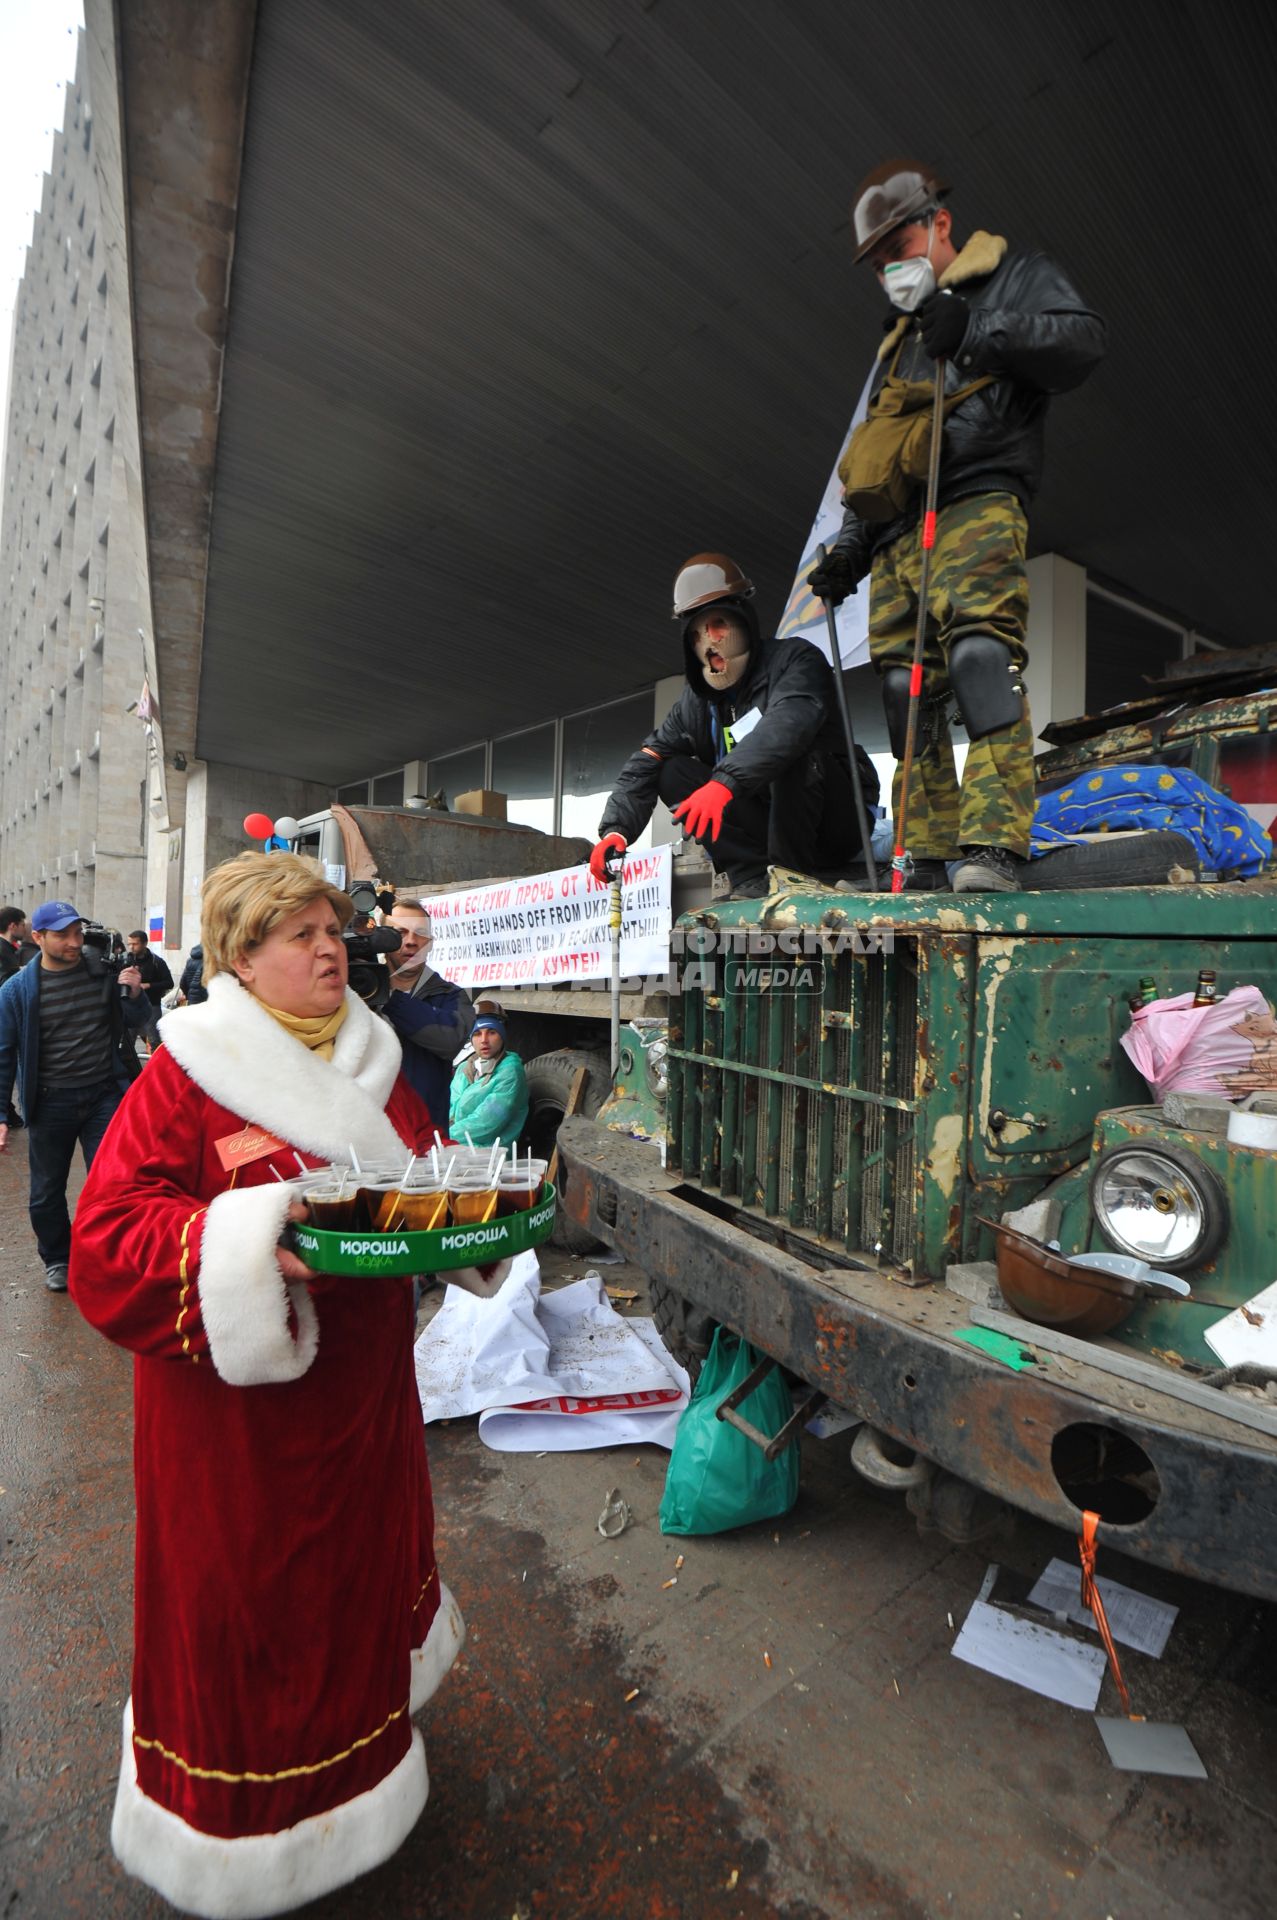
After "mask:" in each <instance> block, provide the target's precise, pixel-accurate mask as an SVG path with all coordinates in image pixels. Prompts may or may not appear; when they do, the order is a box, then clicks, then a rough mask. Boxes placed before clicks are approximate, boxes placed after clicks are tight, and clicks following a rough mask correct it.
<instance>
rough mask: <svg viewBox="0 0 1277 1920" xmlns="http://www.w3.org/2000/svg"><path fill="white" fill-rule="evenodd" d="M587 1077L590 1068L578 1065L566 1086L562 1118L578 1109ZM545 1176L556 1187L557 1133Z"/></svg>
mask: <svg viewBox="0 0 1277 1920" xmlns="http://www.w3.org/2000/svg"><path fill="white" fill-rule="evenodd" d="M589 1077H590V1069H589V1068H588V1067H578V1068H577V1070H576V1072H575V1073H574V1074H573V1075H572V1085H571V1086H570V1087H569V1088H568V1099H567V1105H566V1106H565V1107H564V1109H563V1118H564V1120H566V1119H567V1117H568V1115H569V1114H570V1113H577V1112H579V1111H580V1106H581V1102H582V1100H584V1098H585V1084H586V1081H587V1080H588V1079H589ZM545 1177H546V1179H547V1181H548V1182H549V1184H550V1185H551V1186H552V1187H556V1186H557V1185H558V1182H559V1142H558V1137H557V1135H556V1136H555V1141H554V1152H553V1153H552V1154H551V1155H550V1164H549V1166H548V1167H547V1168H546V1170H545Z"/></svg>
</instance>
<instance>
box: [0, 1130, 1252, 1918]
mask: <svg viewBox="0 0 1277 1920" xmlns="http://www.w3.org/2000/svg"><path fill="white" fill-rule="evenodd" d="M25 1192H26V1168H25V1152H24V1150H23V1147H22V1143H21V1139H20V1137H19V1139H18V1140H16V1141H15V1143H14V1150H13V1151H11V1152H10V1153H9V1154H7V1155H5V1156H4V1157H3V1158H0V1487H3V1492H0V1519H3V1522H4V1526H3V1557H2V1559H0V1647H2V1648H3V1700H2V1702H0V1710H2V1713H3V1723H2V1746H0V1920H22V1916H37V1917H38V1920H44V1916H49V1920H64V1917H65V1920H79V1917H80V1916H84V1917H85V1920H89V1916H92V1920H144V1917H145V1920H156V1917H157V1916H159V1915H161V1914H163V1913H165V1912H167V1911H169V1909H167V1908H166V1907H165V1906H164V1904H163V1903H162V1902H161V1901H159V1900H158V1899H156V1898H155V1897H154V1896H152V1895H150V1894H148V1893H147V1892H146V1891H145V1890H144V1889H143V1888H141V1887H140V1886H138V1885H136V1883H133V1882H130V1881H128V1880H126V1879H125V1878H124V1876H123V1875H122V1874H121V1873H120V1871H119V1870H118V1868H117V1867H116V1866H115V1863H114V1861H113V1859H112V1856H111V1851H110V1842H109V1837H108V1828H109V1821H110V1809H111V1800H112V1794H113V1790H114V1781H115V1772H116V1765H117V1760H118V1742H119V1725H120V1711H121V1707H122V1705H123V1701H124V1698H125V1695H126V1692H127V1688H128V1671H129V1662H130V1658H131V1634H132V1620H131V1605H132V1595H131V1555H132V1525H133V1509H132V1482H131V1460H130V1448H131V1395H130V1362H129V1359H128V1357H127V1356H126V1355H125V1354H123V1353H120V1352H117V1351H116V1350H114V1349H113V1348H111V1347H110V1346H109V1345H108V1344H107V1343H106V1342H105V1341H103V1340H102V1339H101V1338H100V1337H99V1336H98V1335H97V1334H95V1333H94V1332H92V1330H91V1329H89V1328H88V1327H87V1326H85V1325H84V1323H83V1322H82V1321H81V1320H80V1319H79V1317H78V1315H77V1313H76V1311H75V1307H74V1305H73V1303H72V1302H71V1301H70V1300H68V1299H67V1298H66V1297H65V1296H63V1297H60V1298H59V1297H54V1296H51V1295H49V1294H48V1293H46V1291H45V1289H44V1286H43V1284H42V1276H41V1273H40V1269H39V1265H38V1263H37V1261H36V1259H35V1252H34V1246H33V1243H32V1240H31V1236H30V1231H29V1228H28V1225H27V1221H26V1214H25ZM585 1264H586V1263H585V1262H582V1261H580V1260H577V1261H575V1262H568V1261H565V1260H563V1259H555V1260H552V1261H550V1262H547V1278H548V1279H555V1278H561V1277H563V1276H564V1275H565V1274H575V1273H579V1272H580V1271H582V1270H583V1267H584V1265H585ZM605 1271H606V1277H607V1278H608V1279H609V1280H612V1279H619V1280H626V1279H628V1280H629V1281H630V1283H631V1284H634V1283H635V1282H636V1281H637V1284H638V1285H639V1286H640V1287H641V1284H642V1277H641V1276H637V1277H636V1276H634V1275H633V1274H632V1273H630V1272H628V1270H627V1271H622V1270H619V1269H608V1270H605ZM641 1306H642V1301H640V1302H639V1308H640V1309H641ZM429 1446H430V1455H431V1464H432V1471H433V1475H434V1482H435V1491H436V1502H437V1506H438V1511H439V1523H440V1539H439V1554H440V1562H441V1565H442V1568H443V1570H444V1574H445V1577H446V1578H447V1579H448V1581H449V1582H450V1584H451V1585H452V1586H453V1588H454V1590H455V1592H456V1594H457V1596H458V1598H459V1600H460V1602H461V1604H462V1607H463V1609H464V1611H465V1614H466V1617H467V1620H468V1623H469V1629H470V1638H469V1642H468V1645H467V1647H466V1650H465V1653H464V1655H463V1656H462V1659H461V1661H460V1662H459V1664H458V1666H457V1668H456V1669H455V1671H454V1674H453V1676H452V1677H451V1679H450V1681H449V1682H448V1684H447V1685H446V1686H445V1687H444V1689H443V1690H442V1692H441V1693H440V1695H439V1696H438V1698H437V1700H436V1701H435V1702H433V1703H432V1706H431V1708H430V1710H429V1712H428V1714H427V1716H426V1719H425V1721H424V1726H425V1733H426V1747H427V1754H428V1757H429V1762H430V1770H431V1781H432V1786H431V1797H430V1803H429V1805H428V1807H427V1809H426V1812H425V1814H424V1816H423V1818H422V1820H421V1822H420V1824H419V1825H418V1827H417V1828H416V1830H415V1831H414V1833H413V1834H412V1835H411V1837H410V1838H409V1840H408V1841H407V1843H406V1844H405V1846H404V1847H403V1848H402V1849H401V1851H400V1853H399V1854H398V1855H397V1856H396V1857H395V1858H394V1859H393V1860H392V1861H390V1862H389V1863H388V1864H387V1865H386V1866H384V1867H382V1868H381V1869H379V1870H378V1871H377V1872H376V1873H374V1874H371V1875H369V1876H368V1877H367V1878H366V1879H364V1880H362V1881H360V1882H359V1883H357V1884H356V1885H355V1886H353V1887H351V1888H349V1889H346V1890H344V1891H343V1892H341V1893H339V1894H335V1895H332V1896H330V1897H328V1898H327V1899H325V1900H323V1901H320V1902H318V1903H316V1904H315V1905H314V1906H312V1907H311V1908H309V1909H307V1912H309V1913H313V1914H314V1915H315V1916H317V1920H318V1917H319V1916H322V1917H323V1920H355V1916H359V1920H365V1916H409V1915H411V1916H420V1917H421V1920H510V1917H511V1916H512V1915H517V1916H519V1917H520V1920H534V1916H538V1917H539V1916H548V1920H683V1917H686V1920H701V1916H714V1917H715V1920H717V1916H723V1920H763V1916H776V1920H821V1917H823V1916H834V1917H835V1920H844V1917H845V1920H853V1917H854V1920H929V1917H930V1916H948V1915H955V1916H962V1917H963V1920H988V1917H989V1916H1000V1917H1001V1920H1057V1916H1058V1920H1105V1916H1107V1915H1112V1916H1113V1920H1153V1917H1154V1916H1158V1920H1163V1917H1169V1920H1207V1917H1208V1916H1212V1917H1214V1916H1223V1915H1226V1916H1228V1920H1270V1917H1271V1915H1272V1913H1273V1911H1274V1897H1273V1892H1272V1889H1273V1886H1274V1884H1277V1760H1275V1759H1274V1755H1277V1615H1275V1613H1274V1610H1273V1609H1271V1608H1268V1607H1264V1606H1261V1605H1258V1604H1256V1603H1254V1602H1252V1601H1247V1600H1242V1599H1238V1598H1236V1597H1230V1596H1227V1595H1222V1594H1219V1593H1216V1592H1213V1591H1211V1590H1208V1589H1206V1588H1203V1587H1198V1586H1195V1585H1193V1584H1192V1583H1191V1582H1187V1581H1183V1580H1178V1579H1175V1578H1173V1577H1172V1576H1170V1575H1163V1574H1161V1573H1159V1572H1157V1571H1155V1570H1150V1569H1149V1568H1146V1567H1142V1566H1141V1567H1135V1566H1133V1565H1132V1564H1130V1563H1125V1564H1124V1563H1122V1562H1121V1561H1120V1559H1119V1558H1118V1557H1117V1556H1115V1555H1111V1556H1108V1557H1107V1558H1106V1561H1105V1567H1104V1570H1106V1571H1109V1572H1111V1573H1113V1574H1114V1575H1116V1576H1118V1577H1122V1576H1123V1575H1124V1576H1125V1577H1126V1578H1127V1579H1128V1580H1129V1581H1130V1582H1131V1583H1132V1584H1134V1585H1136V1586H1138V1587H1140V1588H1142V1589H1143V1590H1145V1591H1149V1592H1153V1593H1157V1594H1159V1595H1161V1596H1163V1597H1166V1598H1170V1599H1173V1600H1174V1601H1175V1602H1176V1603H1177V1604H1178V1605H1179V1606H1180V1608H1181V1613H1180V1616H1179V1619H1178V1621H1177V1623H1176V1626H1175V1629H1174V1631H1173V1633H1172V1636H1171V1641H1170V1646H1169V1648H1168V1650H1167V1654H1166V1657H1165V1659H1164V1660H1163V1661H1161V1662H1153V1661H1150V1660H1146V1659H1141V1658H1140V1657H1138V1656H1135V1655H1132V1656H1131V1658H1130V1662H1129V1666H1130V1673H1129V1678H1130V1680H1131V1683H1132V1686H1133V1689H1134V1691H1135V1695H1136V1700H1137V1704H1144V1705H1145V1706H1146V1708H1147V1710H1148V1711H1149V1712H1150V1714H1155V1715H1157V1716H1159V1717H1162V1718H1175V1719H1179V1720H1182V1721H1184V1722H1185V1723H1186V1724H1187V1726H1188V1727H1189V1730H1190V1732H1191V1733H1192V1735H1193V1738H1194V1740H1195V1741H1196V1743H1197V1745H1198V1747H1199V1749H1200V1751H1201V1753H1202V1756H1203V1758H1204V1760H1205V1762H1206V1764H1207V1767H1208V1768H1209V1770H1210V1779H1209V1780H1208V1781H1206V1782H1205V1783H1192V1782H1186V1781H1175V1780H1165V1779H1157V1778H1152V1777H1149V1778H1145V1777H1140V1776H1133V1775H1129V1774H1119V1773H1116V1772H1114V1771H1113V1770H1112V1768H1111V1767H1110V1766H1109V1764H1108V1761H1107V1759H1106V1758H1105V1756H1104V1754H1103V1751H1102V1749H1101V1747H1100V1743H1099V1739H1098V1736H1097V1734H1096V1732H1095V1729H1094V1727H1093V1725H1092V1723H1091V1721H1090V1719H1089V1717H1088V1716H1087V1715H1085V1714H1081V1713H1075V1712H1071V1711H1069V1710H1068V1709H1065V1708H1062V1707H1058V1706H1055V1705H1053V1704H1052V1703H1050V1702H1049V1701H1045V1700H1041V1699H1039V1698H1037V1697H1036V1696H1034V1695H1032V1694H1029V1693H1026V1692H1023V1691H1021V1690H1019V1689H1017V1688H1015V1687H1012V1686H1010V1685H1008V1684H1006V1683H1003V1682H1001V1681H998V1680H994V1679H991V1678H989V1677H988V1676H986V1675H983V1674H981V1673H978V1672H976V1671H974V1670H973V1669H971V1668H969V1667H967V1666H964V1665H963V1664H962V1663H961V1662H959V1661H956V1660H954V1659H952V1658H951V1657H950V1654H949V1646H950V1642H951V1640H952V1637H953V1633H952V1629H951V1628H950V1625H949V1619H950V1616H952V1618H953V1621H954V1623H955V1625H960V1624H961V1621H962V1619H963V1617H964V1615H965V1613H966V1610H967V1608H968V1606H969V1604H970V1602H971V1600H972V1599H973V1598H974V1597H975V1595H976V1593H977V1592H978V1590H979V1587H980V1583H981V1580H982V1578H983V1576H984V1571H985V1566H986V1563H987V1561H988V1560H989V1559H990V1558H996V1559H998V1560H999V1561H1000V1562H1001V1563H1002V1564H1003V1565H1004V1567H1005V1568H1007V1570H1008V1573H1009V1575H1011V1576H1012V1577H1013V1576H1014V1575H1015V1574H1017V1573H1018V1574H1020V1575H1027V1574H1031V1573H1033V1572H1035V1571H1036V1570H1037V1569H1039V1568H1041V1567H1042V1566H1043V1565H1044V1564H1045V1562H1046V1560H1047V1559H1048V1558H1049V1557H1050V1555H1051V1554H1052V1553H1057V1552H1058V1553H1061V1554H1065V1555H1067V1554H1069V1553H1071V1551H1072V1546H1071V1543H1070V1542H1069V1541H1068V1540H1066V1539H1064V1538H1063V1537H1062V1536H1060V1535H1059V1534H1056V1533H1053V1532H1052V1531H1051V1530H1050V1529H1048V1528H1045V1527H1042V1526H1039V1525H1037V1524H1036V1523H1031V1522H1027V1521H1026V1522H1022V1523H1020V1524H1019V1525H1017V1526H1016V1528H1015V1529H1014V1531H1013V1532H1012V1533H1011V1534H1010V1535H1009V1537H1008V1538H1006V1539H1004V1540H1001V1541H999V1542H998V1543H997V1545H996V1546H995V1547H992V1548H990V1549H989V1550H988V1551H981V1552H964V1551H959V1550H957V1549H955V1548H952V1547H949V1546H948V1545H947V1544H946V1543H945V1542H944V1541H943V1540H941V1539H939V1538H937V1537H934V1536H932V1537H930V1538H927V1539H922V1538H920V1537H919V1535H918V1533H917V1530H916V1527H915V1525H914V1522H913V1521H912V1519H911V1518H910V1517H909V1516H908V1515H907V1514H906V1512H905V1511H904V1508H903V1506H902V1505H900V1504H899V1503H898V1502H897V1501H895V1500H894V1499H892V1498H890V1497H888V1496H885V1495H880V1494H878V1493H876V1492H875V1491H873V1490H871V1489H870V1488H868V1487H867V1486H865V1485H863V1483H861V1482H860V1481H859V1480H858V1479H857V1478H856V1477H855V1476H854V1475H853V1473H852V1471H851V1469H850V1467H849V1464H848V1460H847V1448H846V1444H845V1441H839V1440H833V1441H829V1442H824V1443H818V1442H814V1441H811V1442H809V1443H808V1444H807V1445H806V1446H805V1448H804V1458H803V1481H802V1490H801V1493H800V1496H799V1500H798V1504H797V1506H796V1507H795V1508H794V1509H793V1510H792V1512H791V1513H790V1514H788V1515H787V1516H786V1517H785V1518H784V1519H783V1520H782V1521H780V1522H778V1523H767V1524H764V1525H761V1526H757V1527H753V1528H750V1529H748V1530H745V1531H743V1532H740V1533H735V1534H727V1535H722V1536H719V1537H715V1538H711V1539H697V1540H673V1539H668V1538H664V1537H663V1536H662V1535H661V1534H660V1532H659V1529H658V1526H657V1507H658V1504H659V1501H660V1495H661V1489H662V1485H663V1481H664V1471H665V1459H666V1456H665V1455H663V1454H662V1453H661V1452H659V1450H657V1449H655V1448H651V1447H643V1448H626V1449H617V1450H615V1451H612V1452H608V1453H604V1454H591V1453H585V1454H567V1455H549V1456H547V1457H545V1458H536V1457H534V1456H531V1455H510V1454H495V1453H492V1452H489V1451H488V1450H487V1449H486V1448H484V1447H483V1446H482V1444H481V1443H480V1442H479V1440H478V1437H477V1433H476V1431H475V1423H474V1422H473V1421H460V1422H455V1423H453V1424H451V1425H449V1426H447V1427H436V1428H433V1429H432V1430H431V1432H430V1436H429ZM613 1485H619V1486H620V1487H621V1489H622V1491H623V1493H624V1495H625V1498H626V1500H627V1501H628V1503H629V1505H630V1507H631V1509H632V1512H633V1515H634V1520H633V1524H632V1525H631V1526H630V1528H629V1529H628V1530H627V1531H626V1532H625V1533H624V1534H623V1535H621V1537H620V1538H619V1539H616V1540H603V1539H601V1538H600V1537H599V1535H598V1533H597V1531H596V1528H595V1521H596V1518H597V1515H598V1512H599V1509H600V1507H601V1505H602V1500H603V1495H604V1493H605V1491H606V1489H607V1488H608V1487H609V1486H613ZM1261 1522H1262V1516H1257V1524H1259V1523H1261ZM679 1553H682V1554H683V1555H684V1564H683V1567H682V1568H681V1569H680V1570H679V1572H678V1576H677V1584H676V1585H675V1586H673V1587H665V1586H664V1585H663V1583H664V1582H665V1581H667V1580H669V1579H671V1578H672V1577H673V1569H674V1562H675V1559H676V1557H677V1555H678V1554H679ZM768 1660H770V1665H769V1664H768ZM634 1688H637V1689H638V1692H637V1695H636V1697H635V1698H633V1699H632V1700H627V1695H629V1694H630V1693H631V1691H632V1690H633V1689H634ZM1101 1707H1102V1709H1103V1710H1106V1711H1115V1710H1116V1703H1115V1698H1114V1696H1113V1694H1112V1689H1111V1683H1109V1682H1107V1681H1106V1684H1105V1695H1104V1698H1103V1699H1102V1701H1101Z"/></svg>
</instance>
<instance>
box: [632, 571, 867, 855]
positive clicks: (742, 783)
mask: <svg viewBox="0 0 1277 1920" xmlns="http://www.w3.org/2000/svg"><path fill="white" fill-rule="evenodd" d="M698 611H699V609H698ZM733 611H735V612H738V613H739V614H740V616H741V618H742V619H743V620H744V621H745V624H746V626H747V627H748V628H749V633H750V653H749V664H748V666H747V668H746V670H745V674H744V676H743V678H742V679H741V680H739V681H738V682H737V684H736V685H735V686H734V687H732V688H731V689H730V691H729V692H727V693H722V694H715V693H712V692H711V690H710V688H709V687H708V686H707V685H706V683H705V676H704V674H703V673H702V671H701V664H700V661H699V660H698V659H697V658H696V655H695V653H694V651H693V649H692V643H691V638H690V634H691V627H692V624H693V620H694V619H695V617H696V616H695V615H692V616H690V617H689V618H688V619H687V620H685V621H684V623H683V660H684V669H685V671H686V674H687V686H686V687H685V689H684V690H683V692H682V693H680V695H679V697H678V699H677V700H676V701H675V702H674V705H673V706H672V707H671V708H670V711H669V712H668V713H667V714H666V716H665V718H664V720H662V722H661V724H660V726H659V727H657V729H656V731H655V732H654V733H649V734H648V736H647V739H646V740H645V741H644V742H643V746H642V747H641V748H640V749H639V751H638V752H637V753H632V754H631V755H630V757H629V759H628V760H627V761H626V762H625V765H624V766H623V767H622V768H621V771H620V773H619V774H618V776H617V780H616V784H615V786H614V787H613V788H612V793H611V797H610V798H609V800H608V803H607V806H606V807H605V808H604V809H603V818H602V820H601V821H600V822H599V837H600V839H601V838H602V837H603V835H604V834H608V833H619V834H622V835H624V837H625V839H626V840H631V841H632V840H635V839H637V837H638V835H639V834H640V833H642V831H643V829H644V827H645V826H646V825H647V823H648V821H649V820H650V819H651V817H652V809H653V807H654V806H655V805H656V802H657V799H658V797H659V794H658V789H659V785H660V777H661V761H662V760H666V759H669V758H671V757H672V756H673V755H674V754H690V755H691V757H692V758H693V759H695V760H701V761H703V762H704V765H705V778H706V779H707V780H709V779H714V780H721V781H722V783H723V785H724V786H725V787H730V788H731V790H732V792H733V793H734V794H738V795H747V794H756V793H761V792H762V791H763V789H764V788H766V787H769V786H770V785H771V783H772V781H773V780H775V779H776V778H777V776H778V775H779V774H782V773H784V772H785V771H786V769H787V768H789V767H791V766H792V765H793V764H794V762H795V761H796V760H797V759H798V758H799V757H800V755H802V754H804V753H806V752H808V751H809V750H811V749H813V748H814V749H816V750H817V751H818V752H820V753H823V754H826V755H828V756H829V757H830V758H832V759H836V760H841V761H842V762H843V765H844V766H845V765H846V763H847V748H846V743H845V741H844V739H843V736H842V730H841V727H840V725H839V722H838V718H837V711H836V708H835V706H834V675H833V669H832V668H831V666H830V665H829V662H828V661H827V660H826V659H825V656H824V654H823V653H821V652H820V650H819V648H817V647H813V646H812V645H811V643H810V642H809V641H807V640H764V639H762V638H761V637H760V635H759V631H758V618H757V615H756V614H755V612H754V609H753V607H752V606H751V605H750V603H749V602H748V601H741V602H734V603H733ZM755 708H757V710H758V712H759V713H760V714H761V715H762V716H763V717H762V719H761V720H760V721H759V723H758V725H757V726H756V727H755V728H754V730H753V731H752V733H750V734H748V735H747V736H746V738H745V739H744V740H742V741H741V743H740V745H739V746H738V747H736V748H735V749H734V750H733V751H732V752H730V753H729V752H728V751H727V745H726V741H725V740H724V738H723V729H724V727H725V726H728V727H730V726H731V724H732V722H733V721H734V720H740V719H743V718H744V717H745V715H746V714H748V713H750V712H752V711H753V710H754V709H755ZM653 755H655V756H656V758H653ZM857 758H858V763H859V766H860V771H861V779H862V781H863V782H864V784H865V799H866V800H867V801H869V802H870V803H871V804H872V803H873V802H876V800H877V797H878V775H877V773H876V772H875V770H874V764H873V762H872V760H870V759H869V757H868V755H867V754H866V753H865V752H864V751H863V750H858V754H857Z"/></svg>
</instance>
